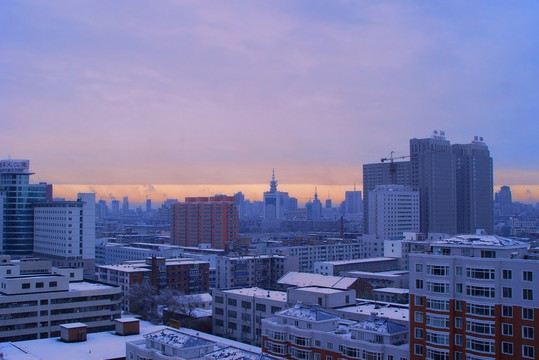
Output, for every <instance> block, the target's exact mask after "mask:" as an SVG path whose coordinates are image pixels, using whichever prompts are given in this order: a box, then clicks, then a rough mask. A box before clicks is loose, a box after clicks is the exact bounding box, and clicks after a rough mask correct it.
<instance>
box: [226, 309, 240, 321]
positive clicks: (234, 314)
mask: <svg viewBox="0 0 539 360" xmlns="http://www.w3.org/2000/svg"><path fill="white" fill-rule="evenodd" d="M228 317H229V318H232V319H236V318H237V317H238V313H237V312H235V311H234V310H228Z"/></svg>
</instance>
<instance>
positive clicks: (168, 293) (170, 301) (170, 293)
mask: <svg viewBox="0 0 539 360" xmlns="http://www.w3.org/2000/svg"><path fill="white" fill-rule="evenodd" d="M158 298H159V300H158V303H159V305H163V306H164V307H166V308H167V310H168V311H170V312H173V313H178V314H181V315H184V316H188V317H193V315H194V311H195V309H196V308H198V307H201V306H202V298H201V297H200V295H184V294H180V293H179V292H177V291H174V290H171V289H165V290H162V291H161V293H160V294H159V296H158Z"/></svg>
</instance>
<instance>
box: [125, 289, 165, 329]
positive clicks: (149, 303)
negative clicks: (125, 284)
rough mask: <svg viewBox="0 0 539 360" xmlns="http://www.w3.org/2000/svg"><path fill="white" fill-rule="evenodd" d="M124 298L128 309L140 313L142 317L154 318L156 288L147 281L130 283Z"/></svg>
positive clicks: (155, 314)
mask: <svg viewBox="0 0 539 360" xmlns="http://www.w3.org/2000/svg"><path fill="white" fill-rule="evenodd" d="M126 298H127V300H128V303H129V311H130V312H132V313H135V314H139V315H141V316H142V317H143V318H144V319H147V320H150V321H152V320H155V319H156V318H158V315H157V304H158V301H157V300H158V299H157V289H156V288H155V287H154V286H152V285H151V284H149V283H147V282H143V283H137V284H133V285H131V287H130V288H129V291H128V293H127V294H126Z"/></svg>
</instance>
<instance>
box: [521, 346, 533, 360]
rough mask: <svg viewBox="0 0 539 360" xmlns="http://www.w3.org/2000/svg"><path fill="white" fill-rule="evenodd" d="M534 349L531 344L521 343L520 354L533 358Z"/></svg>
mask: <svg viewBox="0 0 539 360" xmlns="http://www.w3.org/2000/svg"><path fill="white" fill-rule="evenodd" d="M534 350H535V349H534V348H533V346H529V345H522V356H523V357H525V358H527V359H535V351H534Z"/></svg>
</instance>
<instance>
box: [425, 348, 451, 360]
mask: <svg viewBox="0 0 539 360" xmlns="http://www.w3.org/2000/svg"><path fill="white" fill-rule="evenodd" d="M427 359H437V360H449V350H436V349H430V348H427Z"/></svg>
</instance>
